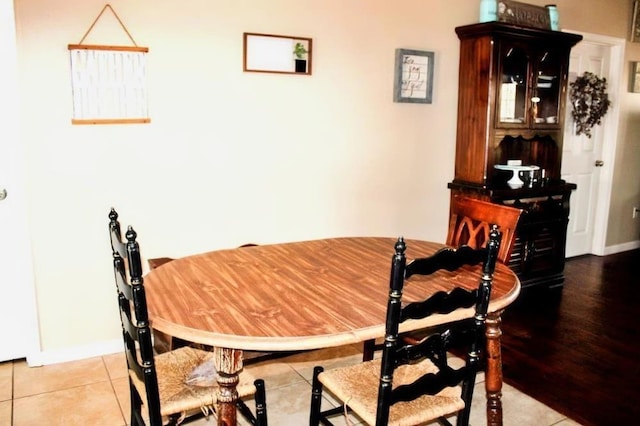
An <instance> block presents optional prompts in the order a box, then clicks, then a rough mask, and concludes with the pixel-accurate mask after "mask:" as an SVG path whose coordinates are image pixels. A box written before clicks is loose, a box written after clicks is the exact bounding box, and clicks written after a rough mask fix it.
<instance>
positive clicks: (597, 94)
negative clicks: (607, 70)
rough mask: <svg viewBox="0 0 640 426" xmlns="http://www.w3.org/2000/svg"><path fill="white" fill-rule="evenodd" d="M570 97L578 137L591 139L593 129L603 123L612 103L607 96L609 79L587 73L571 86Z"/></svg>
mask: <svg viewBox="0 0 640 426" xmlns="http://www.w3.org/2000/svg"><path fill="white" fill-rule="evenodd" d="M569 86H570V91H569V96H570V99H571V106H572V107H573V110H572V111H571V115H572V116H573V121H574V122H575V123H576V135H580V134H585V135H586V136H587V137H589V138H590V137H591V128H592V127H593V126H595V125H597V124H600V123H601V122H602V117H604V115H605V114H606V113H607V111H608V110H609V106H610V105H611V101H610V100H609V95H608V94H607V91H606V90H607V79H606V78H604V77H598V76H597V75H595V74H594V73H592V72H589V71H585V73H584V74H582V76H580V77H578V78H576V80H575V81H574V82H572V83H570V84H569Z"/></svg>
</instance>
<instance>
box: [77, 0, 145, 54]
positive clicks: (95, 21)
mask: <svg viewBox="0 0 640 426" xmlns="http://www.w3.org/2000/svg"><path fill="white" fill-rule="evenodd" d="M107 8H109V10H110V11H111V13H113V16H115V17H116V19H117V20H118V23H120V26H121V27H122V29H123V30H124V32H125V33H127V36H128V37H129V40H131V43H133V45H134V46H135V47H138V45H137V44H136V41H135V40H134V39H133V37H131V34H129V30H127V27H125V26H124V24H123V23H122V21H121V20H120V17H119V16H118V14H117V13H116V11H115V10H113V8H112V7H111V5H110V4H109V3H107V4H105V5H104V7H103V8H102V10H101V11H100V13H99V14H98V17H97V18H96V19H94V20H93V23H92V24H91V26H90V27H89V29H88V30H87V32H86V33H84V36H82V40H80V43H78V44H82V42H83V41H84V39H85V38H87V36H88V35H89V33H90V32H91V30H92V29H93V27H95V25H96V23H97V22H98V20H99V19H100V17H101V16H102V14H103V13H104V11H105V10H107Z"/></svg>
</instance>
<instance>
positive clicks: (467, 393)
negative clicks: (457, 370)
mask: <svg viewBox="0 0 640 426" xmlns="http://www.w3.org/2000/svg"><path fill="white" fill-rule="evenodd" d="M474 384H475V380H474V381H473V382H467V381H465V382H464V383H463V384H462V400H463V401H464V408H463V409H462V410H460V411H459V412H458V415H457V420H456V426H469V416H470V414H471V401H472V400H473V388H474Z"/></svg>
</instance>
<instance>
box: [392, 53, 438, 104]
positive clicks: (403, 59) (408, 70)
mask: <svg viewBox="0 0 640 426" xmlns="http://www.w3.org/2000/svg"><path fill="white" fill-rule="evenodd" d="M433 63H434V61H433V52H426V51H422V50H410V49H396V68H395V81H394V85H393V101H394V102H409V103H419V104H430V103H431V95H432V93H433Z"/></svg>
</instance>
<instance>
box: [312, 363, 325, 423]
mask: <svg viewBox="0 0 640 426" xmlns="http://www.w3.org/2000/svg"><path fill="white" fill-rule="evenodd" d="M323 371H324V368H322V367H315V368H314V369H313V383H312V385H311V410H310V412H309V426H318V425H319V424H320V407H321V405H322V383H320V380H318V374H320V373H322V372H323Z"/></svg>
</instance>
